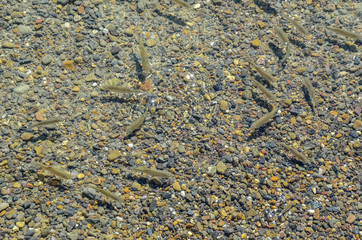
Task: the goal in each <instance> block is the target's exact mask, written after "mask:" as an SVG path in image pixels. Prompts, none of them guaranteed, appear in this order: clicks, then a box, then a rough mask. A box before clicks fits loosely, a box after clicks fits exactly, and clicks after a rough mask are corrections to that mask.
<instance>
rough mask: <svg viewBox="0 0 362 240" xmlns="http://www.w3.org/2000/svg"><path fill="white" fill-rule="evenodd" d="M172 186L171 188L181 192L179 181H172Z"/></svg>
mask: <svg viewBox="0 0 362 240" xmlns="http://www.w3.org/2000/svg"><path fill="white" fill-rule="evenodd" d="M172 187H173V189H175V190H176V191H178V192H181V186H180V183H179V182H174V183H173V184H172Z"/></svg>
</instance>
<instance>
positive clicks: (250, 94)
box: [242, 90, 253, 99]
mask: <svg viewBox="0 0 362 240" xmlns="http://www.w3.org/2000/svg"><path fill="white" fill-rule="evenodd" d="M252 96H253V94H252V92H251V91H250V90H245V91H244V92H243V95H242V97H243V98H245V99H250V98H251V97H252Z"/></svg>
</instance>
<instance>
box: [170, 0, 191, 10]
mask: <svg viewBox="0 0 362 240" xmlns="http://www.w3.org/2000/svg"><path fill="white" fill-rule="evenodd" d="M172 1H174V2H175V3H177V4H178V5H180V6H182V7H185V8H191V7H192V6H191V5H190V4H189V3H187V2H185V1H183V0H172Z"/></svg>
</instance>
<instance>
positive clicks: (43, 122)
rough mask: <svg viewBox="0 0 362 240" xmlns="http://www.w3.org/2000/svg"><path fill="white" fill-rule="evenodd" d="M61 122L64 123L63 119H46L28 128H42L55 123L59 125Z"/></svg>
mask: <svg viewBox="0 0 362 240" xmlns="http://www.w3.org/2000/svg"><path fill="white" fill-rule="evenodd" d="M62 121H64V119H63V118H61V117H58V118H52V119H48V120H44V121H41V122H37V123H34V124H33V125H31V126H30V128H34V127H44V126H48V125H52V124H56V123H59V122H62Z"/></svg>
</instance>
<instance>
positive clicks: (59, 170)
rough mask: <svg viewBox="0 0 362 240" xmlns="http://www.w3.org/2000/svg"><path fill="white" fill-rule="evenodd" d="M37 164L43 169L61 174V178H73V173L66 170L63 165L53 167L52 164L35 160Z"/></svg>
mask: <svg viewBox="0 0 362 240" xmlns="http://www.w3.org/2000/svg"><path fill="white" fill-rule="evenodd" d="M35 164H36V165H38V166H39V167H41V168H42V169H44V170H45V171H48V172H51V173H52V174H54V175H57V176H59V177H61V178H65V179H71V178H72V174H70V173H69V172H67V171H65V170H64V169H62V168H61V167H51V166H47V165H44V164H41V163H37V162H35Z"/></svg>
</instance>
